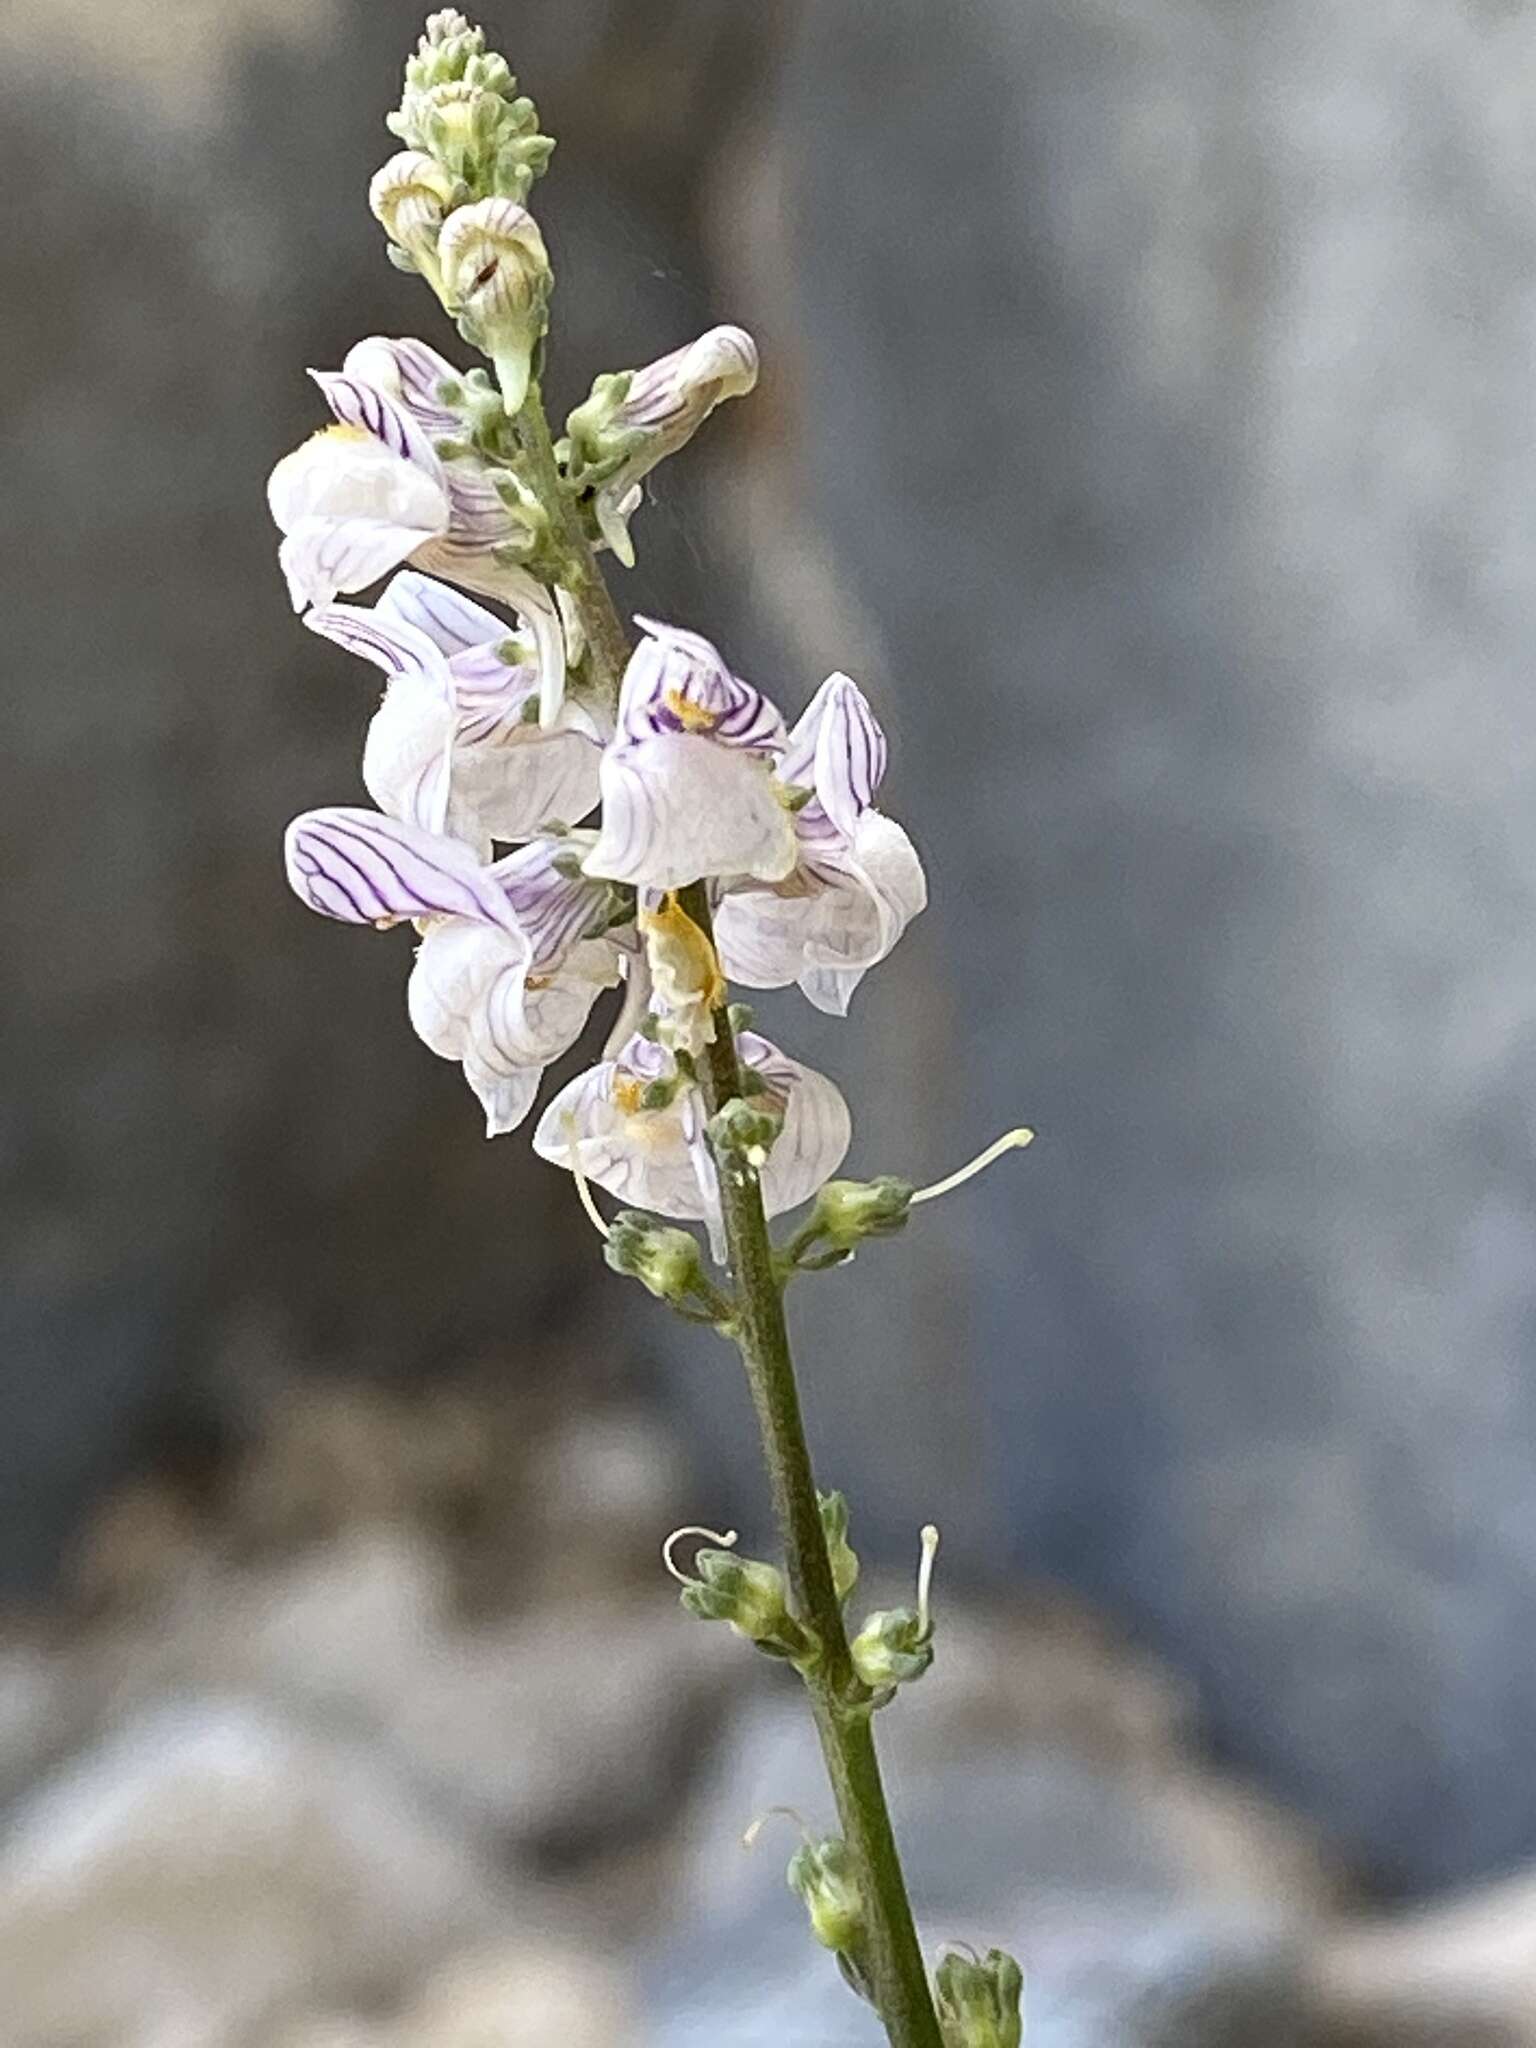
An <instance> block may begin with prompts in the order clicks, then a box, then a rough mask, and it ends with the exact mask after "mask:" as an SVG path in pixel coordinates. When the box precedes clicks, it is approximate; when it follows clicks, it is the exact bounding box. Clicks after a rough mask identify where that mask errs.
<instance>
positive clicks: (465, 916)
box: [285, 808, 620, 1137]
mask: <svg viewBox="0 0 1536 2048" xmlns="http://www.w3.org/2000/svg"><path fill="white" fill-rule="evenodd" d="M572 850H573V849H572V848H571V846H570V844H569V842H567V841H564V840H559V839H553V838H545V839H537V840H534V841H532V842H531V843H530V844H529V845H527V846H522V847H519V848H518V849H517V851H516V852H515V853H511V854H508V855H506V856H505V858H503V859H502V860H499V861H495V862H492V863H491V864H490V865H489V866H487V865H485V864H484V863H482V862H481V861H480V859H479V858H478V857H477V855H476V853H475V850H474V848H473V847H471V846H467V845H465V844H464V843H463V841H461V840H457V839H450V838H446V837H444V836H442V835H441V834H438V833H433V832H429V831H427V830H425V829H424V828H423V827H421V826H419V825H415V824H410V823H407V822H405V821H402V820H400V819H398V818H388V817H383V816H381V815H380V814H379V813H377V812H375V811H366V810H354V809H348V808H335V809H331V810H323V811H308V812H306V813H305V814H304V815H303V816H302V817H299V818H295V819H294V821H293V823H292V824H291V825H290V826H289V828H288V833H287V838H286V841H285V853H286V857H287V866H288V879H289V881H290V883H291V884H292V886H293V888H294V890H295V891H296V893H297V894H298V895H299V896H300V897H301V898H302V899H303V901H304V902H306V903H307V904H309V906H310V908H311V909H313V910H318V911H319V912H320V913H321V914H322V916H325V917H333V918H337V919H339V920H340V921H341V922H342V923H345V924H372V925H377V926H388V925H393V924H397V923H400V922H402V921H405V920H410V921H413V922H414V923H416V924H417V926H418V927H419V928H420V930H421V931H422V943H421V946H420V949H419V950H418V952H417V955H416V961H415V965H414V967H413V968H412V970H411V979H410V986H409V989H408V992H407V1007H408V1009H409V1012H410V1018H411V1022H412V1024H413V1025H414V1026H415V1028H416V1031H417V1033H418V1035H419V1036H420V1037H421V1038H422V1039H423V1041H424V1042H425V1043H426V1044H427V1045H428V1046H430V1047H431V1049H432V1050H433V1051H434V1052H436V1053H439V1054H441V1055H442V1057H443V1058H445V1059H453V1060H458V1061H459V1062H460V1064H461V1065H462V1066H463V1069H464V1077H465V1079H466V1080H467V1081H468V1082H469V1085H470V1087H471V1088H473V1090H474V1092H475V1094H476V1095H477V1096H478V1097H479V1099H480V1102H481V1104H482V1106H483V1107H484V1109H485V1113H486V1134H487V1136H489V1137H496V1136H498V1135H499V1134H500V1133H502V1132H504V1131H510V1130H512V1129H514V1128H515V1127H516V1126H517V1125H518V1124H519V1123H521V1122H522V1120H523V1118H524V1117H525V1116H526V1115H527V1114H528V1111H529V1110H530V1109H531V1108H532V1106H533V1101H534V1097H535V1095H536V1094H537V1092H538V1087H539V1079H540V1076H541V1074H542V1072H543V1069H544V1068H545V1067H546V1066H547V1065H548V1064H549V1062H550V1061H551V1060H555V1059H558V1058H559V1057H560V1055H561V1054H562V1053H564V1052H566V1051H568V1050H569V1048H570V1047H571V1046H572V1045H573V1044H574V1043H575V1041H576V1039H577V1038H578V1037H579V1036H580V1034H581V1031H582V1029H583V1027H584V1026H585V1024H586V1021H587V1017H588V1015H589V1014H590V1012H591V1009H592V1005H593V1003H594V1002H595V1001H596V1000H597V998H598V996H599V995H600V994H601V993H602V991H603V990H604V989H608V988H613V987H615V986H617V984H618V981H619V962H620V952H619V948H618V945H617V944H616V943H615V942H614V941H613V940H612V939H610V938H609V937H607V936H605V935H604V928H605V926H606V923H607V919H608V917H609V915H610V914H611V910H612V902H613V898H612V892H611V891H610V890H608V889H607V888H606V887H604V885H603V884H601V883H597V882H592V881H589V880H588V879H587V878H586V877H585V876H583V875H582V874H581V873H580V872H579V871H578V870H577V869H576V867H575V863H574V860H573V859H572V858H571V857H570V856H571V854H572Z"/></svg>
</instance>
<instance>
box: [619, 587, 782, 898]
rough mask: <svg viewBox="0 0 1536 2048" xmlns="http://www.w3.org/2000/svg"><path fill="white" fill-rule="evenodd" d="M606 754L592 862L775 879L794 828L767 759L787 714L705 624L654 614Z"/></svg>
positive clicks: (623, 873)
mask: <svg viewBox="0 0 1536 2048" xmlns="http://www.w3.org/2000/svg"><path fill="white" fill-rule="evenodd" d="M637 624H639V625H640V626H642V627H643V628H644V630H645V635H646V637H645V639H644V640H642V641H641V643H640V645H639V646H638V647H637V648H636V649H635V652H634V653H633V655H632V656H631V657H630V661H629V666H628V668H627V669H626V670H625V672H624V684H623V688H622V689H621V691H620V693H619V711H618V724H617V727H616V729H615V731H614V735H613V738H612V739H611V740H610V741H609V743H608V746H607V748H606V749H605V750H604V754H603V766H602V796H603V830H602V836H601V838H600V839H599V840H598V843H597V845H596V846H595V847H594V848H593V849H592V852H591V853H590V854H589V855H588V857H587V872H588V874H591V875H607V876H610V877H612V879H613V880H615V881H620V882H632V883H634V884H635V885H636V886H637V887H639V886H646V887H650V888H653V889H677V888H681V887H682V886H683V884H684V883H686V882H693V881H697V880H698V879H699V877H700V876H702V875H731V876H736V875H753V876H757V877H759V878H761V879H762V880H765V881H778V880H779V879H781V878H782V877H783V876H785V875H787V874H788V873H789V871H790V869H791V868H792V867H793V866H794V864H795V851H796V842H795V833H794V828H793V825H792V824H791V822H790V816H789V812H788V810H787V809H786V808H785V805H784V801H783V796H782V792H781V788H780V785H779V784H778V783H776V782H775V780H774V778H773V775H772V773H771V770H770V761H771V759H772V757H773V756H775V755H777V754H779V753H781V752H782V751H783V747H784V721H783V719H782V718H781V717H780V715H779V713H778V712H777V711H776V710H775V709H774V707H773V705H772V704H770V703H769V701H768V699H767V698H766V697H765V696H763V694H762V692H761V691H759V690H755V689H754V688H753V687H752V685H751V684H750V683H745V682H743V681H742V680H741V678H740V677H739V676H735V675H732V673H731V671H730V670H729V669H728V668H727V667H726V665H725V662H724V661H723V660H722V659H721V656H720V654H719V651H718V650H717V649H716V648H715V647H713V646H712V645H711V644H710V642H709V641H708V640H705V639H704V638H703V637H702V636H701V635H700V634H697V633H686V632H683V631H682V630H681V629H680V628H678V627H676V626H661V625H657V624H656V623H655V622H654V621H652V620H650V619H640V620H638V621H637Z"/></svg>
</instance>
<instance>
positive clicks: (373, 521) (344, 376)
mask: <svg viewBox="0 0 1536 2048" xmlns="http://www.w3.org/2000/svg"><path fill="white" fill-rule="evenodd" d="M310 375H311V376H312V377H313V378H314V380H315V382H316V383H317V384H318V385H319V387H320V390H321V392H322V393H323V395H324V397H325V402H326V404H327V405H328V406H329V407H330V409H331V412H332V413H333V414H334V416H335V423H334V425H332V426H329V427H325V428H322V429H321V431H320V432H319V433H317V434H314V435H312V436H311V437H310V439H309V440H307V441H306V442H304V443H303V445H302V446H301V447H298V448H296V449H294V451H293V453H292V454H291V455H285V456H284V457H283V459H282V461H281V462H279V463H278V465H277V467H276V468H275V469H274V470H273V472H272V475H271V478H270V480H269V481H268V484H267V501H268V503H269V504H270V506H271V508H272V517H273V519H274V520H275V521H276V522H277V525H278V527H279V528H280V529H281V531H282V534H283V542H282V546H281V547H280V549H279V550H278V559H279V560H280V562H281V563H282V566H283V573H284V574H285V575H286V577H287V579H288V590H289V595H290V596H291V597H292V599H293V608H294V610H295V611H303V609H304V608H305V606H306V605H311V604H329V603H330V602H331V601H332V599H333V598H335V597H336V595H337V594H338V592H342V591H346V592H353V591H359V590H366V589H367V588H368V587H369V585H370V584H373V583H377V582H378V580H379V578H380V577H381V576H385V575H387V574H388V573H389V571H390V570H391V569H395V568H398V567H399V566H400V564H401V563H402V562H406V561H409V562H414V563H415V564H416V565H417V566H418V567H419V568H423V569H429V570H433V571H435V572H436V573H437V574H438V575H441V576H446V577H448V578H450V579H451V580H452V581H453V582H455V583H461V584H464V585H466V586H467V587H468V588H469V589H471V590H478V591H481V592H483V593H485V594H486V595H489V596H492V597H501V598H503V599H505V600H506V602H507V603H509V604H511V605H514V606H515V607H516V608H517V610H518V611H520V612H521V613H522V614H523V616H524V617H525V618H526V619H527V621H528V625H529V629H530V631H531V632H532V634H533V636H534V640H535V642H536V644H537V648H538V657H539V669H540V674H541V677H542V678H543V681H544V706H545V709H546V711H547V712H548V714H549V716H550V717H552V716H553V707H554V706H556V705H558V703H559V701H560V698H561V696H562V695H563V693H564V689H565V642H564V637H563V635H562V633H561V629H560V613H559V608H558V606H557V605H556V602H555V599H554V597H553V595H552V593H551V592H550V591H549V590H548V589H547V588H546V587H545V586H544V585H543V584H541V583H540V582H539V581H538V580H537V579H536V578H535V577H533V576H532V575H530V574H529V572H528V571H527V570H526V569H523V568H520V567H519V566H518V565H517V564H516V563H515V562H513V561H511V560H509V559H508V557H507V556H506V554H505V553H504V552H502V553H498V551H504V550H505V549H506V548H507V547H509V546H510V545H511V544H513V543H514V542H515V541H516V539H517V538H518V535H519V533H520V528H519V526H518V523H517V521H516V519H515V518H514V515H513V514H512V513H510V512H509V511H508V509H507V508H506V506H505V505H503V503H502V501H501V499H500V498H499V497H498V496H497V493H496V490H495V487H494V485H493V484H492V483H491V481H490V479H489V477H488V475H487V473H486V470H485V468H484V466H483V465H482V464H481V463H480V462H478V461H477V460H475V459H473V458H471V457H464V458H458V459H455V460H452V461H445V460H444V459H443V458H442V457H441V456H440V455H439V454H438V452H437V449H436V447H435V445H434V443H435V442H436V441H438V440H441V439H444V438H445V437H453V436H455V435H457V434H459V433H460V432H461V431H462V423H461V421H460V420H459V419H458V417H457V415H456V414H454V413H453V412H451V411H450V410H449V409H448V408H447V407H446V406H445V405H444V404H443V401H442V399H441V397H440V395H439V394H440V392H441V389H442V387H443V386H444V385H445V384H447V383H450V382H452V381H453V380H454V379H455V378H456V377H457V376H458V372H457V371H456V370H455V369H454V367H453V365H452V364H451V363H449V362H447V361H445V359H444V358H443V357H442V356H440V355H438V354H437V352H436V350H434V349H430V348H428V347H427V346H426V344H425V343H424V342H420V341H412V340H403V341H390V340H386V339H384V338H383V337H381V336H374V337H372V338H371V339H369V340H367V341H360V342H359V343H358V344H357V345H356V347H355V348H353V349H351V350H349V352H348V354H347V357H346V360H345V362H344V363H343V364H342V367H341V369H340V370H312V371H311V372H310Z"/></svg>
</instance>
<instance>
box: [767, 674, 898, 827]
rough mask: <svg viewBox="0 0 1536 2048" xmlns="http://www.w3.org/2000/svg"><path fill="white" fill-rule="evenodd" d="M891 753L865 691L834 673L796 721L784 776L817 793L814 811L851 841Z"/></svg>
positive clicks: (812, 821) (783, 763) (781, 768)
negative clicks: (888, 750) (887, 754)
mask: <svg viewBox="0 0 1536 2048" xmlns="http://www.w3.org/2000/svg"><path fill="white" fill-rule="evenodd" d="M886 751H887V750H886V742H885V734H884V733H883V732H882V731H881V729H880V724H879V721H878V720H877V719H876V717H875V714H874V712H873V711H871V709H870V707H869V699H868V698H867V697H866V696H865V695H864V692H863V691H862V690H861V689H860V688H859V686H858V684H857V683H856V682H854V680H853V678H852V677H851V676H845V675H830V676H828V677H827V679H826V681H825V682H824V683H823V684H822V686H821V688H820V689H819V690H818V691H817V692H816V694H815V696H814V697H813V698H812V699H811V701H810V703H809V704H808V705H807V706H806V708H805V710H804V712H803V713H802V714H801V716H800V717H799V718H798V719H797V720H796V722H795V727H794V730H793V731H792V732H791V734H790V736H789V745H788V747H787V748H786V749H785V753H784V758H783V760H782V761H781V762H780V763H779V773H780V775H781V776H782V777H783V778H784V780H785V781H786V782H792V783H799V784H801V785H804V786H808V787H810V788H811V789H813V790H814V791H815V809H817V810H819V811H820V812H821V813H822V815H823V816H824V817H825V818H826V819H828V820H829V821H830V822H831V824H832V825H833V826H835V827H836V829H837V830H838V831H839V832H840V833H842V834H843V836H844V837H845V838H852V836H853V834H854V832H855V830H856V829H857V826H858V822H859V819H860V818H861V817H862V816H863V814H864V812H865V811H867V810H868V809H869V807H870V805H871V804H872V803H873V802H874V800H875V792H876V791H877V790H878V789H879V787H880V783H881V780H882V778H883V777H884V774H885V764H886ZM808 808H810V807H808ZM815 822H816V821H815V818H814V815H813V816H812V817H811V818H808V819H806V820H805V824H806V826H808V827H813V826H814V824H815Z"/></svg>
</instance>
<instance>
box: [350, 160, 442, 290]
mask: <svg viewBox="0 0 1536 2048" xmlns="http://www.w3.org/2000/svg"><path fill="white" fill-rule="evenodd" d="M461 194H462V187H461V186H460V185H459V183H458V180H457V179H455V178H453V177H451V176H450V175H449V173H448V172H447V171H445V170H444V169H443V167H442V165H441V164H440V163H438V162H437V161H436V160H435V159H434V158H432V157H430V156H427V155H426V154H425V153H424V152H423V151H421V150H419V149H402V150H400V151H399V152H398V153H397V154H396V155H394V156H392V157H391V158H390V159H389V162H388V163H386V164H383V165H381V166H380V167H379V169H378V170H377V171H375V172H374V174H373V182H372V183H371V184H370V185H369V187H368V204H369V206H370V207H371V208H372V210H373V215H374V218H375V219H376V220H377V221H379V222H380V224H381V225H382V227H383V229H384V232H385V234H386V235H388V236H389V239H390V241H391V242H393V243H394V245H395V247H396V249H397V250H399V251H401V252H402V253H403V254H404V255H406V256H408V257H409V258H410V259H411V266H412V267H413V268H415V269H417V270H420V271H421V272H422V274H423V275H424V276H425V277H426V278H428V279H429V280H430V282H431V283H432V285H433V286H434V288H437V289H440V288H441V280H440V277H439V274H438V267H437V238H438V233H439V231H440V230H441V228H442V225H443V221H444V220H445V218H446V217H447V214H448V211H449V209H450V208H451V207H452V206H453V205H454V204H455V202H456V200H457V199H458V198H459V197H460V196H461Z"/></svg>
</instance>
